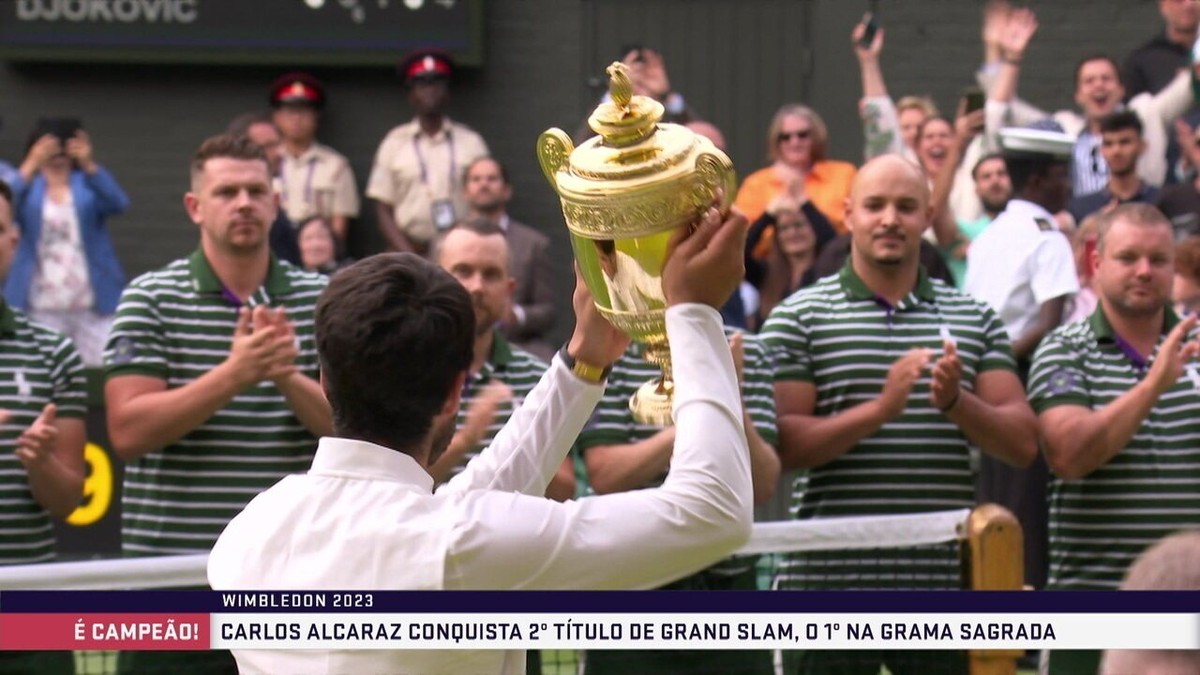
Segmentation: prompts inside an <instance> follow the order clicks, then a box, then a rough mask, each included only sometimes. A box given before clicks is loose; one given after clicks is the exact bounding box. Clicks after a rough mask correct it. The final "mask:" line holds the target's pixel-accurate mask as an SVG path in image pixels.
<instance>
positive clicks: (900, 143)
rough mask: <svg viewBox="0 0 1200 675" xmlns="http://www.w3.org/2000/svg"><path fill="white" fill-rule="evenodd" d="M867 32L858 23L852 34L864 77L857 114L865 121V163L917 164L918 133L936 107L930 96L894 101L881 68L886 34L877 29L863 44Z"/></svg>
mask: <svg viewBox="0 0 1200 675" xmlns="http://www.w3.org/2000/svg"><path fill="white" fill-rule="evenodd" d="M866 30H867V29H866V24H863V23H857V24H855V25H854V30H853V31H852V32H851V34H850V39H851V40H852V42H853V44H854V55H855V56H857V57H858V72H859V75H860V76H861V77H862V98H861V99H860V100H859V102H858V112H859V115H860V116H861V117H862V121H863V159H865V160H871V159H874V158H876V157H879V156H881V155H889V154H891V155H901V156H903V157H904V158H905V159H910V160H913V161H916V159H917V153H916V146H917V130H918V129H920V128H921V125H922V124H924V123H925V120H927V119H929V118H930V117H936V116H937V115H938V109H937V105H935V104H934V102H933V99H931V98H929V97H928V96H905V97H904V98H901V99H900V100H899V101H897V102H893V101H892V97H891V95H890V94H888V90H887V83H886V82H885V81H884V77H883V68H881V67H880V65H879V55H880V54H881V53H882V51H883V33H884V31H883V29H882V28H879V29H877V30H876V31H875V35H874V36H873V38H872V40H871V42H870V43H864V40H865V39H866Z"/></svg>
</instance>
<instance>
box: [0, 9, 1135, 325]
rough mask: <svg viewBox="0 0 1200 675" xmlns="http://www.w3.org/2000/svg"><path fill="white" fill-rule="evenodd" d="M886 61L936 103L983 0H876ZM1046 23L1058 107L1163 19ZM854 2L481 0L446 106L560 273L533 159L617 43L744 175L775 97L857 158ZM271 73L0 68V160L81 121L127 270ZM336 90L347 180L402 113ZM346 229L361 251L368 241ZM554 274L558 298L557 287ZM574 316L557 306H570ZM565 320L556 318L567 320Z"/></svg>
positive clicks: (1032, 92)
mask: <svg viewBox="0 0 1200 675" xmlns="http://www.w3.org/2000/svg"><path fill="white" fill-rule="evenodd" d="M881 4H882V5H883V11H882V13H881V14H882V19H883V24H884V26H885V29H886V31H887V39H888V45H887V53H886V64H885V72H886V74H887V76H888V77H889V86H890V88H891V91H892V92H893V93H894V94H896V95H902V94H907V93H931V94H933V95H934V96H935V97H936V99H937V100H938V102H939V103H940V104H941V105H942V107H943V108H944V109H947V110H949V109H950V108H951V107H952V105H953V102H954V100H955V98H956V97H957V95H958V92H959V91H961V89H962V87H964V86H965V85H967V84H968V83H969V82H970V79H971V77H972V73H973V71H974V69H975V67H976V66H977V64H978V61H979V54H980V48H979V37H978V36H979V25H978V24H979V12H980V7H981V6H982V2H981V1H979V0H904V1H903V2H900V1H891V0H884V1H883V2H882V3H881ZM1033 4H1034V6H1036V7H1037V9H1038V11H1039V13H1040V18H1041V31H1040V33H1039V35H1038V36H1037V38H1035V44H1034V46H1033V47H1032V48H1031V50H1030V53H1029V67H1027V69H1026V75H1025V82H1024V83H1023V86H1022V87H1021V92H1022V94H1023V95H1025V96H1026V97H1028V98H1030V99H1032V100H1034V101H1038V102H1042V103H1043V104H1045V105H1054V106H1061V105H1067V104H1069V103H1070V97H1071V72H1072V69H1073V66H1074V63H1075V61H1076V60H1077V59H1078V58H1079V57H1080V56H1082V55H1083V54H1084V53H1090V52H1094V51H1108V52H1109V53H1111V54H1113V55H1115V56H1117V57H1122V56H1123V55H1124V54H1125V53H1126V52H1127V51H1128V50H1129V49H1130V48H1132V47H1133V46H1134V45H1136V44H1138V43H1140V42H1142V41H1144V40H1145V39H1147V38H1148V37H1149V36H1150V35H1151V34H1153V33H1154V32H1156V31H1157V30H1159V21H1158V15H1157V9H1156V3H1155V2H1153V1H1152V0H1055V2H1053V3H1050V2H1037V3H1033ZM865 5H866V3H865V0H863V1H861V2H860V1H859V0H486V12H487V26H486V37H485V40H486V43H485V51H486V55H487V56H486V65H485V66H484V67H483V68H482V69H478V70H474V71H470V72H468V73H466V75H465V77H463V79H462V80H461V82H460V83H459V86H458V88H457V90H456V92H455V98H454V102H453V105H452V108H453V110H452V114H453V116H454V117H455V118H457V119H459V120H461V121H464V122H466V123H467V124H470V125H471V126H473V127H475V128H476V129H478V130H479V131H480V132H481V133H482V134H483V135H484V137H485V138H486V139H487V140H488V142H489V144H490V145H491V147H492V148H493V151H494V152H495V154H496V155H498V156H499V157H500V158H501V159H502V160H503V161H505V162H506V163H508V164H509V165H510V167H511V169H512V173H513V179H514V183H515V189H516V198H515V203H514V204H513V205H512V212H513V214H514V215H515V216H516V217H517V218H518V219H520V220H523V221H525V222H528V223H530V224H532V225H534V226H537V227H540V228H541V229H543V230H545V231H547V232H548V233H550V234H551V235H552V236H554V240H555V242H556V246H557V249H556V255H558V256H559V257H560V259H561V262H560V265H559V268H560V270H561V271H562V273H563V274H564V276H565V275H566V273H567V270H569V269H570V268H569V265H567V263H566V259H567V256H569V250H568V249H567V247H566V239H565V237H564V236H562V224H561V217H560V216H559V215H558V212H557V205H556V203H555V200H554V196H553V193H552V192H551V191H550V188H549V187H548V186H547V185H546V184H545V181H544V179H543V178H542V175H541V172H540V170H539V169H538V168H537V164H536V160H535V158H534V155H533V144H534V140H535V139H536V138H537V135H538V133H540V132H541V131H542V130H543V129H545V128H546V127H549V126H562V127H564V128H566V129H568V130H574V129H575V127H576V126H577V125H578V124H579V122H580V120H581V119H583V117H584V116H586V114H587V113H588V112H590V110H591V106H592V104H593V103H594V101H595V98H596V96H597V95H598V94H599V91H598V90H597V89H596V88H594V87H592V86H589V79H592V80H595V79H596V78H597V76H600V75H602V73H603V68H604V66H605V65H607V63H608V62H610V61H611V60H612V59H613V58H614V57H616V56H617V52H618V50H619V48H620V46H621V45H624V44H628V43H631V42H641V43H644V44H647V45H651V46H655V47H657V48H659V49H660V50H661V51H662V52H663V53H664V55H665V56H666V58H667V63H668V65H669V68H670V74H671V78H672V83H673V84H674V85H675V88H676V89H678V90H679V91H681V92H683V93H684V94H685V95H686V97H687V99H688V101H689V103H690V104H691V105H692V106H693V107H694V108H695V109H696V110H698V111H699V112H701V113H702V114H704V115H706V116H708V117H710V118H711V119H712V120H713V121H714V122H715V123H716V124H717V125H718V126H720V127H721V128H722V129H724V131H725V133H726V135H727V137H728V140H729V143H730V154H731V155H732V156H733V159H734V161H735V164H736V165H737V166H738V168H739V171H740V173H742V174H746V173H749V172H750V171H752V170H754V169H756V168H758V167H759V166H760V165H761V163H762V161H763V144H764V140H763V138H764V133H765V126H766V123H767V121H768V119H769V118H770V115H771V114H772V112H773V111H774V109H775V108H776V107H777V106H778V105H779V104H781V103H784V102H788V101H793V100H802V101H806V102H808V103H810V104H812V105H813V106H815V107H816V108H817V109H818V110H819V111H821V113H822V114H823V115H824V116H825V118H826V120H827V122H828V124H829V127H830V130H831V134H832V151H833V155H834V156H836V157H841V158H845V159H850V160H857V159H858V158H859V157H860V156H861V134H860V131H859V126H858V122H857V111H856V101H857V97H858V92H859V81H858V73H857V68H856V66H855V64H854V57H853V54H852V53H851V51H850V47H849V37H848V35H849V31H850V28H851V26H852V24H853V22H854V21H856V20H857V18H858V16H860V15H861V12H862V10H863V8H864V7H865ZM280 72H281V69H278V68H255V67H245V66H239V67H213V66H207V67H197V66H154V67H150V66H129V65H95V64H76V65H62V64H55V65H48V64H47V65H30V64H24V65H16V64H12V63H2V64H0V117H3V120H4V127H3V129H2V130H0V157H4V158H7V159H10V160H16V159H17V158H18V157H19V155H20V154H21V152H22V148H23V144H24V138H25V134H26V132H27V130H28V129H29V128H30V126H31V125H32V123H33V120H34V119H35V118H36V117H38V116H39V115H42V114H72V115H78V116H81V117H82V118H84V120H85V123H86V124H87V126H88V127H89V129H90V130H91V131H92V134H93V138H94V140H95V144H96V148H97V155H98V157H99V159H100V160H101V161H102V162H104V163H105V164H106V165H108V166H109V167H110V168H111V169H112V170H113V171H114V172H115V173H116V175H117V176H118V178H119V180H120V181H121V183H122V184H123V185H124V186H125V187H126V189H127V190H128V191H129V193H130V196H131V197H132V199H133V207H132V208H131V209H130V211H129V213H128V214H126V215H125V216H123V217H121V218H118V219H114V220H113V222H112V230H113V236H114V238H115V240H116V242H117V247H118V250H119V252H120V254H121V257H122V259H123V261H124V262H125V265H126V268H127V270H128V271H129V273H130V274H131V275H136V274H138V273H141V272H144V271H146V270H148V269H151V268H153V267H156V266H158V265H161V264H163V263H164V262H166V261H168V260H170V259H172V258H174V257H176V256H179V255H181V254H183V253H185V252H186V251H188V250H189V249H190V248H192V247H193V246H194V245H195V241H196V233H195V231H194V227H193V226H192V225H191V223H190V222H189V221H188V220H187V219H186V217H185V216H184V214H183V210H182V207H181V205H180V198H181V195H182V193H183V191H184V189H185V187H186V175H187V173H186V168H187V161H188V157H189V156H190V154H191V152H192V151H193V150H194V149H195V147H196V145H197V144H198V143H199V141H200V140H201V139H202V138H204V137H205V136H206V135H208V134H210V133H213V132H215V131H217V130H219V129H220V128H222V127H223V126H224V125H225V123H226V122H227V121H228V120H229V119H230V118H231V117H233V116H235V115H237V114H238V113H241V112H243V111H246V110H250V109H254V108H256V107H259V106H262V105H263V104H264V96H265V93H264V89H265V88H266V84H267V83H268V82H270V81H271V79H273V78H274V77H275V76H276V75H278V74H279V73H280ZM314 72H315V73H316V74H317V75H318V76H319V77H321V78H322V79H323V80H325V82H326V83H327V85H328V88H329V93H330V97H331V102H330V105H329V108H328V114H327V119H326V120H325V126H324V130H323V134H322V135H323V139H324V140H325V141H326V142H327V143H329V144H331V145H333V146H335V147H337V148H338V149H339V150H341V151H342V152H343V153H345V154H346V155H347V156H349V157H350V159H351V162H352V163H353V165H354V168H355V170H356V172H357V174H358V179H359V183H360V186H361V185H362V184H363V183H365V180H366V177H367V173H368V171H369V168H370V162H371V157H372V154H373V153H374V150H375V147H376V145H377V144H378V142H379V140H380V139H381V138H382V137H383V135H384V133H386V131H387V130H388V129H389V128H390V127H392V126H393V125H395V124H397V123H398V122H401V121H404V120H406V119H407V118H408V116H409V113H408V111H407V109H406V105H405V102H404V98H403V93H402V91H401V89H400V88H399V86H398V85H397V83H396V80H395V79H394V77H393V75H392V72H391V71H390V70H387V69H353V70H347V69H337V70H333V69H316V70H314ZM373 227H374V225H373V223H371V222H369V221H366V222H360V223H359V224H358V237H357V242H356V243H357V248H358V249H359V251H360V252H361V251H364V250H368V249H369V248H370V246H371V244H372V243H373V242H374V241H375V237H374V233H373V231H372V230H373ZM568 288H569V286H568V285H566V284H564V285H563V289H564V297H563V304H564V307H566V304H567V301H568V294H567V293H566V289H568ZM567 316H569V314H568V315H567ZM567 328H568V326H560V329H561V330H562V331H565V330H567Z"/></svg>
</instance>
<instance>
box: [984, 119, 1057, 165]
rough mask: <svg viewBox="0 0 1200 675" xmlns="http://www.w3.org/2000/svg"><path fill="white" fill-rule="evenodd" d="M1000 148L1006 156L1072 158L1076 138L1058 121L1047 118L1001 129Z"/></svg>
mask: <svg viewBox="0 0 1200 675" xmlns="http://www.w3.org/2000/svg"><path fill="white" fill-rule="evenodd" d="M1000 148H1001V150H1003V152H1004V156H1005V157H1029V158H1046V159H1052V158H1070V157H1071V154H1072V153H1073V152H1074V150H1075V139H1074V138H1072V137H1071V136H1070V134H1067V133H1066V132H1064V131H1063V128H1062V126H1061V125H1059V123H1058V122H1055V121H1054V120H1053V119H1049V118H1047V119H1044V120H1039V121H1038V122H1034V123H1033V124H1031V125H1029V126H1028V127H1008V128H1005V129H1001V130H1000Z"/></svg>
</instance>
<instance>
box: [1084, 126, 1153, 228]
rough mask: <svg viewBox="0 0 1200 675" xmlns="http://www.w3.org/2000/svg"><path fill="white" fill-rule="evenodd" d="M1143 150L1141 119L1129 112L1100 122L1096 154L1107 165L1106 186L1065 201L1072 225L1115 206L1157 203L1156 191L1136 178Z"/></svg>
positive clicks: (1144, 145)
mask: <svg viewBox="0 0 1200 675" xmlns="http://www.w3.org/2000/svg"><path fill="white" fill-rule="evenodd" d="M1145 151H1146V141H1145V140H1144V139H1143V138H1142V120H1141V119H1140V118H1139V117H1138V116H1137V113H1135V112H1133V111H1132V110H1120V111H1118V112H1115V113H1113V114H1111V115H1109V116H1108V117H1105V118H1104V119H1102V120H1100V154H1101V156H1102V157H1104V163H1105V164H1107V165H1108V184H1107V185H1105V186H1104V188H1103V189H1101V190H1099V191H1097V192H1093V193H1091V194H1086V195H1075V196H1074V197H1073V198H1072V199H1071V201H1069V202H1067V212H1068V213H1070V214H1071V218H1073V219H1074V220H1075V222H1076V223H1082V222H1083V219H1084V218H1087V217H1088V216H1090V215H1092V214H1093V213H1096V212H1098V211H1100V210H1102V209H1104V208H1108V207H1112V206H1115V205H1117V204H1127V203H1129V202H1139V203H1143V204H1153V203H1155V202H1156V201H1158V188H1156V187H1154V186H1153V185H1149V184H1147V183H1146V181H1144V180H1142V179H1141V178H1140V177H1139V176H1138V175H1137V163H1138V158H1140V157H1141V156H1142V153H1144V152H1145Z"/></svg>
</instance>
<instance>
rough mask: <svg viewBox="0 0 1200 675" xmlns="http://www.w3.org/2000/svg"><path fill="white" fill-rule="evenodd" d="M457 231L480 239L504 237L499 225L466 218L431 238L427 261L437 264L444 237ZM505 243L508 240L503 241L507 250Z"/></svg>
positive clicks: (479, 217)
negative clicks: (475, 235) (462, 231)
mask: <svg viewBox="0 0 1200 675" xmlns="http://www.w3.org/2000/svg"><path fill="white" fill-rule="evenodd" d="M457 230H466V231H467V232H474V233H475V234H477V235H479V236H481V237H494V236H497V235H499V236H500V237H503V236H504V230H503V229H501V228H500V226H499V225H497V224H496V223H493V222H492V221H490V220H488V219H487V218H484V217H482V216H476V217H473V218H467V219H466V220H460V221H458V222H457V223H455V224H454V225H451V226H450V227H448V228H446V229H445V230H443V231H441V232H439V233H438V235H437V236H436V237H434V238H433V243H431V244H430V245H429V259H430V260H432V261H433V262H435V263H437V262H439V261H440V260H441V257H442V245H443V244H445V242H446V237H449V236H450V233H451V232H454V231H457ZM507 243H508V240H507V239H505V244H506V249H507Z"/></svg>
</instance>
